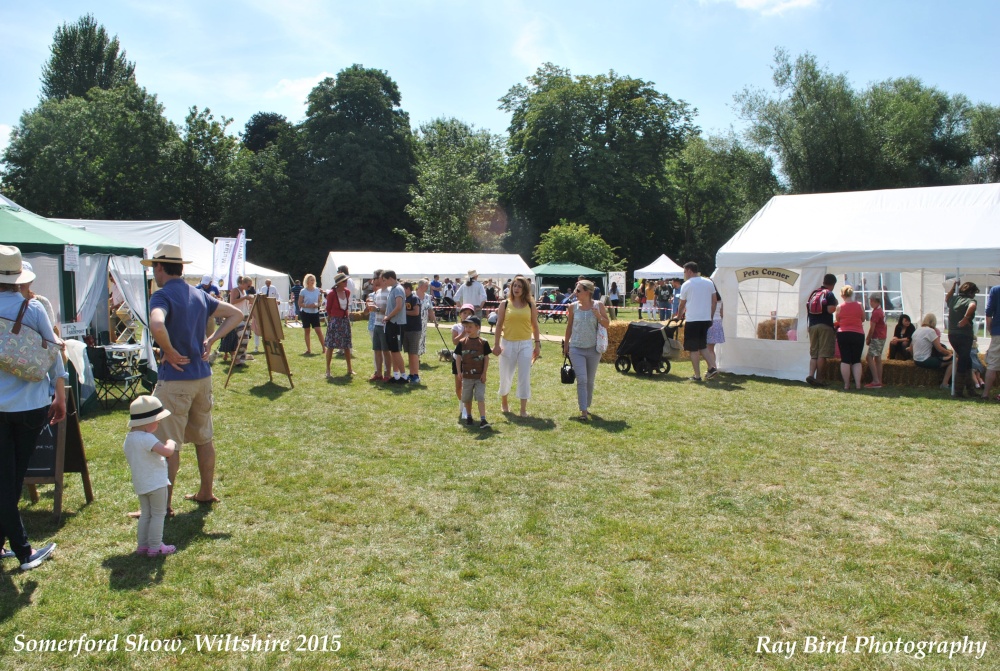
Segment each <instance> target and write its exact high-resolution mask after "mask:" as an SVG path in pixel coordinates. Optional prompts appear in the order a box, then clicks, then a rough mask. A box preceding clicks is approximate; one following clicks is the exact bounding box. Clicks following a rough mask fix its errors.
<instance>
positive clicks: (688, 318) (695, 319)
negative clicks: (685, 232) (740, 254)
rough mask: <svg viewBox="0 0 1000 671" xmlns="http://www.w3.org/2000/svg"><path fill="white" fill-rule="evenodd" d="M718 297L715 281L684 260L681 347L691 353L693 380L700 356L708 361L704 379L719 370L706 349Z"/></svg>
mask: <svg viewBox="0 0 1000 671" xmlns="http://www.w3.org/2000/svg"><path fill="white" fill-rule="evenodd" d="M717 298H718V297H717V292H716V289H715V282H713V281H712V280H710V279H708V278H707V277H702V276H701V274H700V273H699V272H698V264H697V263H695V262H694V261H689V262H687V263H685V264H684V284H682V285H681V304H680V307H679V308H678V317H679V318H680V319H684V320H685V322H684V349H685V350H686V351H687V352H689V353H690V354H691V365H692V366H693V367H694V377H692V378H691V380H692V381H694V382H701V358H702V357H704V359H705V362H706V363H708V372H707V373H705V379H706V380H711V379H712V378H713V377H715V376H716V375H718V374H719V371H718V369H717V368H716V367H715V356H714V355H713V354H712V352H710V351H709V349H708V327H709V326H711V325H712V316H713V315H714V314H715V304H716V301H717Z"/></svg>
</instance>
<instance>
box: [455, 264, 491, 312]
mask: <svg viewBox="0 0 1000 671" xmlns="http://www.w3.org/2000/svg"><path fill="white" fill-rule="evenodd" d="M485 302H486V288H485V287H483V285H482V284H481V283H480V282H479V273H477V272H476V271H475V270H470V271H469V278H468V279H467V280H466V281H465V284H463V285H462V286H460V287H459V288H458V290H457V291H455V303H456V304H457V305H465V304H466V303H468V304H470V305H471V306H472V307H474V308H476V316H477V317H480V318H481V317H482V316H483V303H485Z"/></svg>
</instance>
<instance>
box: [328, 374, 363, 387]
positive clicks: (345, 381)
mask: <svg viewBox="0 0 1000 671" xmlns="http://www.w3.org/2000/svg"><path fill="white" fill-rule="evenodd" d="M355 377H357V376H356V375H355V376H351V375H348V374H347V373H343V374H341V375H336V374H334V375H333V376H332V377H328V378H326V383H327V384H335V385H337V386H344V385H348V386H349V385H352V384H354V378H355Z"/></svg>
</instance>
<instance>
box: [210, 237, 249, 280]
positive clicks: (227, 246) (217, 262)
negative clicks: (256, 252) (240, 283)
mask: <svg viewBox="0 0 1000 671" xmlns="http://www.w3.org/2000/svg"><path fill="white" fill-rule="evenodd" d="M246 251H247V235H246V231H245V230H243V229H242V228H241V229H240V232H239V234H238V235H237V236H236V237H235V238H215V250H214V259H213V261H212V280H213V281H214V282H218V281H219V280H222V287H221V288H222V289H225V290H227V291H228V290H229V289H232V288H233V287H235V286H236V279H237V278H238V277H239V276H240V275H244V274H246Z"/></svg>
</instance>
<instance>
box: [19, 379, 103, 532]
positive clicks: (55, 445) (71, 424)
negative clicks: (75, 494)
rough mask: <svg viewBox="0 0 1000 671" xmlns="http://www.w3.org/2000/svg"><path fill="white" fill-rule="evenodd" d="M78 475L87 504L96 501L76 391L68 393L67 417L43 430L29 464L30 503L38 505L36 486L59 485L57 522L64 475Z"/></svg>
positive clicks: (56, 504) (56, 496)
mask: <svg viewBox="0 0 1000 671" xmlns="http://www.w3.org/2000/svg"><path fill="white" fill-rule="evenodd" d="M65 473H79V474H80V476H81V477H82V478H83V494H84V497H85V498H86V501H87V503H90V502H92V501H93V500H94V490H93V488H92V487H91V484H90V471H89V470H88V469H87V455H86V452H85V450H84V447H83V436H82V435H81V433H80V415H79V413H78V412H77V409H76V401H75V400H74V395H73V390H72V389H67V390H66V418H65V419H63V421H61V422H59V423H58V424H56V425H55V426H51V425H49V424H46V425H45V428H43V429H42V433H41V435H39V437H38V443H37V445H36V446H35V451H34V452H33V453H32V454H31V460H30V461H29V462H28V471H27V474H26V475H25V478H24V484H25V485H27V486H28V491H29V493H30V494H31V502H32V503H38V500H39V497H38V489H37V488H36V485H52V484H54V485H55V486H56V491H55V503H54V508H53V511H52V514H53V516H54V517H55V518H56V521H58V520H59V519H60V518H61V517H62V501H63V475H64V474H65Z"/></svg>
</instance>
